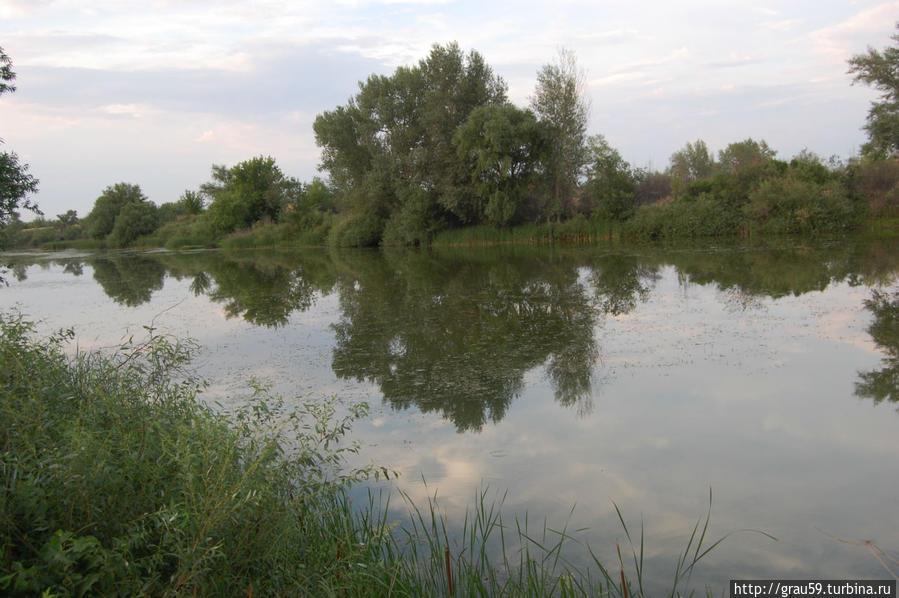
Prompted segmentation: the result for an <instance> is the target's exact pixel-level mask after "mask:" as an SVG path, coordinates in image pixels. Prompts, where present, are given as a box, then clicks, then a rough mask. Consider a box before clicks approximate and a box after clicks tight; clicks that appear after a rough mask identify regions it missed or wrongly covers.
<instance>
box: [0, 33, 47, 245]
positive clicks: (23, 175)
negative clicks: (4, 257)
mask: <svg viewBox="0 0 899 598" xmlns="http://www.w3.org/2000/svg"><path fill="white" fill-rule="evenodd" d="M15 78H16V73H15V71H14V70H12V60H10V58H9V55H7V54H6V52H4V51H3V48H0V95H3V94H4V93H10V92H13V91H15V90H16V87H15V85H13V84H12V82H13V81H14V80H15ZM0 143H3V140H2V139H0ZM37 184H38V180H37V179H36V178H34V177H33V176H32V175H31V174H29V173H28V165H27V164H19V156H18V155H17V154H16V153H15V152H2V153H0V229H3V228H4V227H5V226H6V225H7V224H9V221H10V219H12V218H13V216H14V215H15V214H16V213H17V211H18V210H19V209H25V210H29V211H31V212H34V213H35V214H40V213H41V211H40V210H39V209H38V207H37V204H35V203H33V202H32V201H31V200H30V199H28V198H27V197H26V196H27V195H28V194H30V193H37ZM4 237H5V235H0V243H2V242H3V240H4Z"/></svg>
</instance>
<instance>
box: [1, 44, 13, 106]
mask: <svg viewBox="0 0 899 598" xmlns="http://www.w3.org/2000/svg"><path fill="white" fill-rule="evenodd" d="M15 79H16V72H15V71H14V70H12V60H11V59H10V57H9V55H8V54H7V53H6V52H4V51H3V48H0V95H3V94H4V93H9V92H13V91H15V90H16V86H15V85H13V84H12V82H13V81H15Z"/></svg>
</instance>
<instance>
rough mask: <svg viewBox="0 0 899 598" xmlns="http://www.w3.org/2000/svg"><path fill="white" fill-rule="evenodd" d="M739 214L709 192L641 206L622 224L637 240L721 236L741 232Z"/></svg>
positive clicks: (628, 234) (626, 232)
mask: <svg viewBox="0 0 899 598" xmlns="http://www.w3.org/2000/svg"><path fill="white" fill-rule="evenodd" d="M741 225H742V218H741V214H740V212H738V211H735V210H733V209H731V208H729V207H728V206H727V205H726V204H725V203H724V202H722V201H720V200H717V199H716V198H714V197H713V196H712V195H710V194H708V193H703V194H701V195H700V196H699V197H697V198H695V199H694V198H692V197H690V196H684V197H682V198H681V199H679V200H677V201H673V202H670V203H655V204H649V205H645V206H640V207H639V208H637V210H636V212H635V213H634V216H633V218H631V219H630V220H629V221H628V222H627V223H626V225H625V227H624V233H625V234H626V235H627V236H631V237H636V238H640V239H660V238H666V239H675V238H698V237H723V236H733V235H737V234H739V233H740V230H741Z"/></svg>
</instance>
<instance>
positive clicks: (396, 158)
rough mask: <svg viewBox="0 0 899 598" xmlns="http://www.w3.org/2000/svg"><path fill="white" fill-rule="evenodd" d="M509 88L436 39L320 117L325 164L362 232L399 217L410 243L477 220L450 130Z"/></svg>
mask: <svg viewBox="0 0 899 598" xmlns="http://www.w3.org/2000/svg"><path fill="white" fill-rule="evenodd" d="M505 90H506V88H505V83H504V82H503V81H502V79H500V78H499V77H497V76H496V75H494V74H493V71H492V69H491V68H490V67H489V66H488V65H487V64H486V62H485V61H484V58H483V57H482V56H481V55H480V54H479V53H477V52H475V51H471V52H469V53H468V54H465V53H463V52H462V50H461V49H460V48H459V46H458V44H456V43H451V44H448V45H446V46H440V45H435V46H434V47H433V48H432V49H431V53H430V54H429V55H428V57H427V58H425V59H423V60H421V61H420V62H419V63H418V64H417V65H414V66H411V67H400V68H398V69H396V71H395V72H394V73H393V74H392V75H390V76H387V75H372V76H370V77H369V78H368V79H367V80H366V81H364V82H362V83H360V84H359V92H358V93H357V94H356V95H355V96H354V97H353V98H351V99H350V101H349V102H348V103H347V104H346V105H345V106H339V107H337V108H335V109H334V110H330V111H326V112H324V113H322V114H320V115H319V116H318V117H317V118H316V119H315V123H314V125H313V129H314V131H315V139H316V142H317V143H318V145H319V146H320V147H321V148H322V162H321V168H322V169H323V170H326V171H328V173H329V174H330V176H331V179H332V181H333V182H334V184H335V186H336V187H337V188H338V190H339V191H340V192H341V194H342V197H343V199H342V204H343V205H342V206H341V208H342V209H343V211H345V212H348V213H350V214H352V215H353V218H354V219H355V221H356V222H359V223H364V228H365V229H366V231H367V232H366V234H365V235H363V237H364V238H365V239H367V240H369V241H370V240H371V239H372V235H371V234H369V232H371V231H369V229H371V230H373V231H375V232H374V236H375V237H379V236H380V234H381V232H380V230H375V229H379V228H380V229H383V227H384V226H385V225H387V224H389V221H390V220H392V219H395V220H397V221H398V222H400V221H401V225H398V224H397V222H395V223H394V225H393V226H392V228H393V229H394V230H396V229H398V228H401V229H404V230H406V231H407V232H408V233H409V234H408V235H404V236H405V240H407V241H418V240H423V239H422V238H421V237H422V236H424V235H426V234H427V233H428V231H429V230H433V229H434V228H435V227H438V226H439V225H440V223H441V222H449V223H452V222H457V223H469V222H476V221H477V217H478V215H479V206H480V203H481V202H480V199H479V196H478V195H477V192H476V190H475V188H474V184H473V183H472V181H471V175H470V170H469V168H468V166H469V164H468V160H467V159H465V158H464V157H460V156H458V155H457V153H456V148H455V146H454V144H453V143H452V140H453V135H454V134H455V131H456V129H457V128H458V127H459V126H460V125H462V124H463V123H464V122H465V121H466V119H467V118H468V116H469V114H471V112H472V111H473V110H474V109H475V108H478V107H479V106H485V105H491V104H504V103H505V102H506V95H505ZM411 229H414V230H411ZM376 241H377V238H375V242H376Z"/></svg>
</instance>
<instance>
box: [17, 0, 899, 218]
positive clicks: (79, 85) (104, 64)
mask: <svg viewBox="0 0 899 598" xmlns="http://www.w3.org/2000/svg"><path fill="white" fill-rule="evenodd" d="M897 21H899V2H883V1H877V0H857V1H843V2H838V1H835V0H815V1H806V0H797V1H792V0H779V1H774V0H755V1H751V2H749V1H730V0H685V1H680V0H679V1H677V2H671V1H670V0H666V1H655V0H650V1H641V0H627V1H618V0H608V1H593V2H581V1H577V0H556V1H555V2H528V1H524V0H519V1H516V2H508V1H505V0H494V1H491V2H483V1H479V2H470V1H468V0H458V1H456V0H335V1H332V2H303V1H292V0H223V1H211V0H96V1H88V0H80V1H79V0H0V47H2V48H3V49H4V51H5V52H6V53H7V54H8V55H9V57H10V58H11V59H12V61H13V68H14V70H15V71H16V73H17V79H16V81H15V83H16V86H17V87H18V90H17V91H16V92H15V93H11V94H4V95H3V96H2V97H0V138H2V139H3V140H4V142H5V144H4V146H3V147H2V149H4V150H13V151H15V152H16V153H18V154H19V156H20V159H21V160H22V161H24V162H26V163H28V164H29V166H30V172H31V173H32V174H33V175H34V176H36V177H37V178H38V179H40V191H39V193H38V194H37V195H36V196H34V199H35V200H36V201H37V203H38V204H39V206H40V207H41V209H42V210H43V211H44V213H45V214H46V215H47V217H49V218H54V217H55V216H56V215H57V214H61V213H63V212H65V211H66V210H69V209H75V210H77V211H78V214H79V215H81V216H84V215H86V214H87V213H89V212H90V209H91V207H92V206H93V202H94V200H95V199H96V198H97V197H98V196H99V195H100V194H101V193H102V191H103V189H104V188H105V187H107V186H109V185H112V184H114V183H117V182H127V183H134V184H138V185H140V187H141V189H142V190H143V191H144V193H145V194H146V195H147V196H148V197H149V198H150V199H151V200H153V201H154V202H156V203H157V204H161V203H164V202H167V201H176V200H177V199H178V198H179V196H180V195H181V194H182V193H183V192H184V191H185V190H186V189H196V188H198V187H199V185H200V184H202V183H204V182H206V181H208V180H209V179H210V170H211V166H212V165H213V164H225V165H228V166H230V165H233V164H236V163H237V162H240V161H242V160H246V159H248V158H252V157H254V156H258V155H270V156H273V157H274V158H275V159H276V160H277V162H278V164H279V166H280V167H281V169H282V170H283V171H284V172H285V174H287V175H289V176H294V177H297V178H299V179H301V180H307V181H308V180H311V179H312V177H314V176H326V174H327V173H321V172H319V171H318V169H317V167H318V163H319V157H320V151H319V148H318V147H317V146H316V144H315V138H314V134H313V131H312V123H313V121H314V120H315V117H316V115H318V114H320V113H322V112H324V111H325V110H331V109H333V108H335V107H336V106H339V105H343V104H346V102H347V101H348V100H349V98H350V97H352V96H353V95H354V94H355V93H356V91H357V90H358V82H359V81H361V80H364V79H365V78H366V77H368V76H369V75H370V74H373V73H377V74H390V73H392V72H393V71H394V70H395V69H396V67H398V66H401V65H411V64H415V63H417V62H418V61H419V60H421V59H422V58H424V57H426V56H427V54H428V52H429V51H430V48H431V46H432V45H433V44H435V43H439V44H446V43H449V42H452V41H456V42H458V43H459V45H460V46H461V47H462V48H463V50H470V49H473V50H477V51H478V52H480V53H481V54H482V55H483V56H484V58H485V59H486V61H487V63H488V64H489V65H490V66H491V67H492V68H493V70H494V72H496V73H497V74H498V75H500V76H501V77H502V78H503V79H504V80H505V81H506V83H507V84H508V95H509V98H510V100H511V101H512V102H513V103H515V104H516V105H518V106H520V107H526V106H527V105H528V103H529V101H530V97H531V96H532V95H533V93H534V85H535V81H536V74H537V71H538V70H539V69H540V67H541V66H542V65H544V64H547V63H550V62H552V61H553V60H554V59H555V57H556V56H557V54H558V51H559V49H560V48H565V49H567V50H571V51H573V52H574V53H575V55H576V57H577V61H578V65H579V67H580V68H582V69H583V70H584V72H585V75H586V80H587V82H588V86H587V93H588V95H589V98H588V99H589V101H590V104H591V113H590V122H589V126H588V132H589V133H590V134H602V135H605V137H606V139H607V140H608V141H609V142H610V143H611V144H612V146H613V147H615V148H617V149H618V150H619V151H620V152H621V154H622V156H623V157H624V158H625V159H626V160H627V161H629V162H630V163H631V164H632V165H634V166H637V167H650V168H655V169H659V170H661V169H664V168H665V167H666V166H667V165H668V159H669V157H670V156H671V154H672V153H673V152H675V151H677V150H678V149H680V148H682V147H683V146H684V145H685V144H686V143H687V142H692V141H695V140H697V139H703V140H704V141H705V142H706V143H707V144H708V145H709V147H710V148H711V149H712V150H713V151H718V150H720V149H723V148H724V147H725V146H727V144H728V143H731V142H734V141H740V140H743V139H746V138H747V137H752V138H754V139H757V140H758V139H764V140H765V141H767V142H768V144H769V145H770V146H771V147H772V148H773V149H775V150H776V151H777V152H778V154H777V155H778V157H779V158H785V159H789V158H791V157H792V156H794V155H795V154H797V153H798V152H799V151H801V150H802V149H804V148H807V149H809V150H811V151H813V152H815V153H817V154H819V155H821V156H823V157H825V158H826V157H829V156H832V155H836V156H839V157H841V158H843V159H846V158H849V157H851V156H853V155H856V154H857V153H858V150H859V148H860V147H861V145H862V144H863V143H864V141H865V139H866V137H865V133H864V131H863V130H862V129H861V127H862V126H863V125H864V121H865V116H866V114H867V111H868V107H869V105H870V102H871V101H872V100H875V99H876V98H877V94H876V92H875V91H874V90H871V89H869V88H866V87H864V86H862V85H852V77H851V76H850V75H848V74H847V72H846V71H847V62H846V61H847V60H848V58H850V57H851V56H852V55H853V54H858V53H862V52H865V51H866V49H867V48H868V47H874V48H878V49H882V48H884V47H886V46H888V45H890V44H891V43H892V42H891V40H890V35H892V34H893V33H894V31H895V25H896V23H897ZM23 216H24V217H25V219H26V220H27V219H28V216H27V214H26V215H23Z"/></svg>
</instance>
